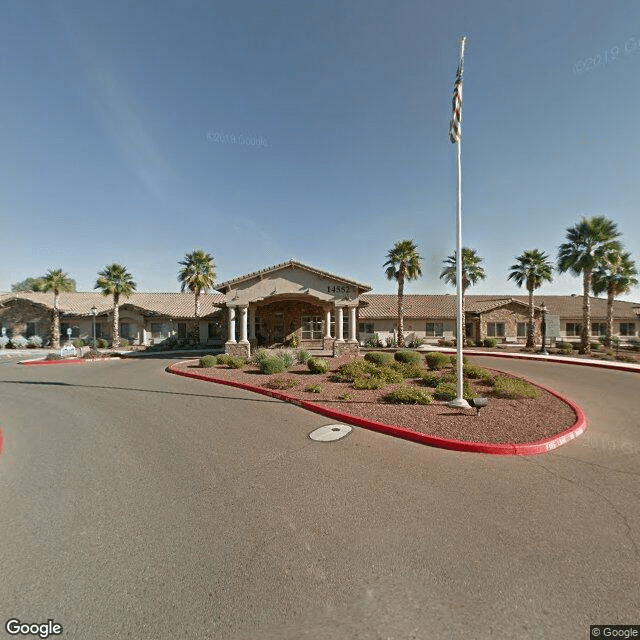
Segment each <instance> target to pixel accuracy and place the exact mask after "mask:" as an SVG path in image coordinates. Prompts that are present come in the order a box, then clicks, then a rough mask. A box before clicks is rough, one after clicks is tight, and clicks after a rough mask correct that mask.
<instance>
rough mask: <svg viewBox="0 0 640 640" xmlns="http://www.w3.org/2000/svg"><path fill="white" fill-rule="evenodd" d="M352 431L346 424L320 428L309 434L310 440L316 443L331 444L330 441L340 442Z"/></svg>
mask: <svg viewBox="0 0 640 640" xmlns="http://www.w3.org/2000/svg"><path fill="white" fill-rule="evenodd" d="M351 431H352V428H351V427H348V426H347V425H346V424H328V425H326V426H324V427H320V428H319V429H316V430H315V431H312V432H311V433H310V434H309V437H310V438H311V439H312V440H317V441H318V442H331V441H332V440H340V438H344V437H345V436H347V435H349V434H350V433H351Z"/></svg>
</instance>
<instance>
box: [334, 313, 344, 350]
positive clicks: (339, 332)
mask: <svg viewBox="0 0 640 640" xmlns="http://www.w3.org/2000/svg"><path fill="white" fill-rule="evenodd" d="M336 340H337V341H338V342H344V338H343V337H342V307H336Z"/></svg>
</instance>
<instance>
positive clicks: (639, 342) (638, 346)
mask: <svg viewBox="0 0 640 640" xmlns="http://www.w3.org/2000/svg"><path fill="white" fill-rule="evenodd" d="M629 346H630V347H631V348H632V349H633V350H634V351H640V338H629Z"/></svg>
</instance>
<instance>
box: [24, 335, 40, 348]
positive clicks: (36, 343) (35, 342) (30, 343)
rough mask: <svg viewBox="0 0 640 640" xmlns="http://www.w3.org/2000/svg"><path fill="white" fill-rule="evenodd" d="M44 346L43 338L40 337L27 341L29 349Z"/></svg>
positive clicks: (32, 337) (33, 337)
mask: <svg viewBox="0 0 640 640" xmlns="http://www.w3.org/2000/svg"><path fill="white" fill-rule="evenodd" d="M41 346H42V338H41V337H40V336H31V337H30V338H29V339H28V340H27V347H29V348H30V349H36V348H39V347H41Z"/></svg>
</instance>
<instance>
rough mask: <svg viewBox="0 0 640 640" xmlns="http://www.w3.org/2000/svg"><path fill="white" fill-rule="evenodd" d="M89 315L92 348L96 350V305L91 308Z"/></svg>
mask: <svg viewBox="0 0 640 640" xmlns="http://www.w3.org/2000/svg"><path fill="white" fill-rule="evenodd" d="M91 315H92V316H93V348H94V349H95V348H96V316H97V315H98V310H97V309H96V305H95V304H94V305H93V307H91Z"/></svg>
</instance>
